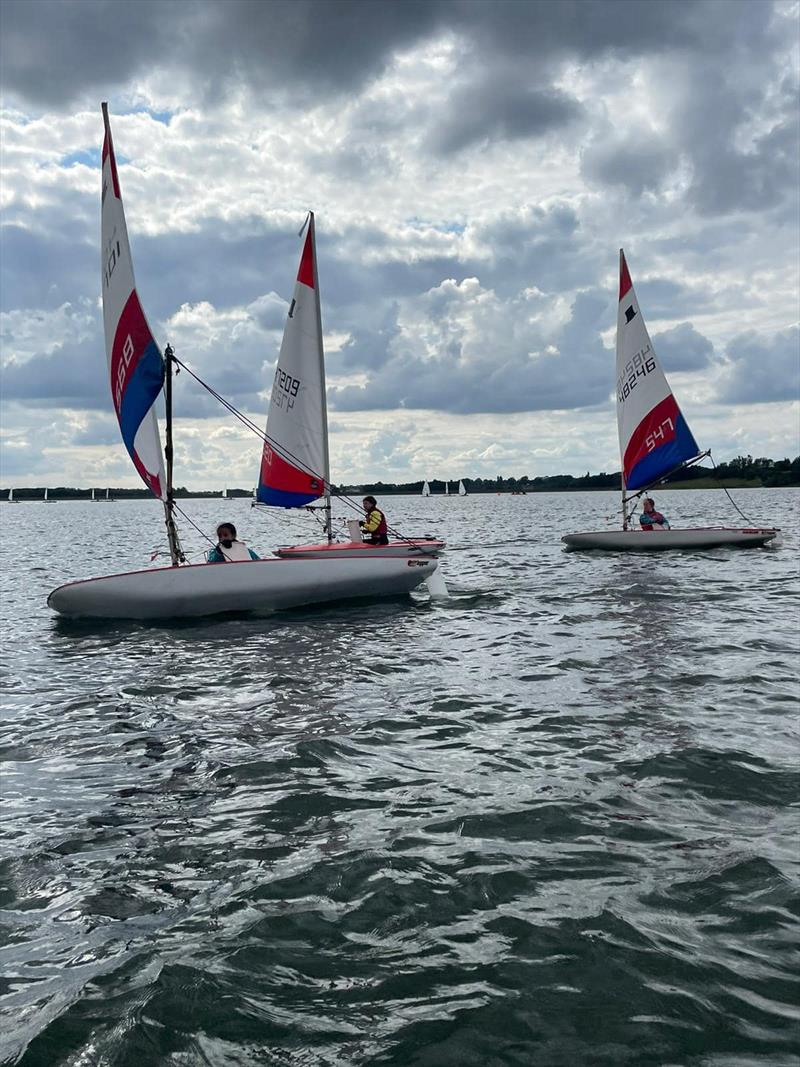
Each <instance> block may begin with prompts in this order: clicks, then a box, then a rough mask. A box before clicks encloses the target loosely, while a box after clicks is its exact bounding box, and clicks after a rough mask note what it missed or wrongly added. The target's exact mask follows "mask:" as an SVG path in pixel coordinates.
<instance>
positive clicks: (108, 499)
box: [106, 489, 114, 504]
mask: <svg viewBox="0 0 800 1067" xmlns="http://www.w3.org/2000/svg"><path fill="white" fill-rule="evenodd" d="M106 503H107V504H113V503H114V497H113V496H112V495H111V490H110V489H106Z"/></svg>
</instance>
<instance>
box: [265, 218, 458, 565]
mask: <svg viewBox="0 0 800 1067" xmlns="http://www.w3.org/2000/svg"><path fill="white" fill-rule="evenodd" d="M303 229H304V230H305V240H304V242H303V249H302V253H301V255H300V266H299V268H298V271H297V279H296V281H295V286H294V294H293V296H292V302H291V304H290V305H289V310H288V313H287V317H286V326H285V328H284V331H283V341H282V343H281V350H280V354H279V356H278V365H277V367H276V369H275V378H274V381H273V384H272V395H271V397H270V404H269V411H268V413H267V429H266V433H265V435H264V447H263V450H262V454H261V468H260V471H259V479H258V488H257V489H256V501H257V503H258V504H264V505H267V506H271V507H279V508H312V509H315V510H316V509H318V510H319V511H321V512H322V514H323V515H324V527H325V534H326V540H325V541H323V542H319V543H316V544H307V545H284V546H282V547H281V548H278V549H276V551H275V555H276V556H278V557H279V558H281V559H292V560H300V559H345V558H346V559H358V560H366V559H385V558H389V557H391V558H401V559H404V560H406V561H407V562H408V565H409V566H410V565H411V564H412V562H413V561H420V562H421V561H423V560H435V559H436V558H437V556H438V554H439V553H440V552H441V551H442V550H443V549H444V547H445V545H444V542H443V541H438V540H436V539H434V538H430V537H425V538H395V539H394V540H392V541H390V542H389V543H388V544H387V545H373V544H370V543H365V542H364V541H362V539H361V534H360V532H359V530H358V525H357V524H356V523H353V527H354V529H353V536H352V538H351V540H349V541H335V540H334V538H333V526H332V522H331V493H332V487H331V480H330V458H329V449H328V413H327V399H326V391H325V353H324V349H323V344H322V311H321V306H320V296H319V275H318V272H317V248H316V232H315V223H314V212H313V211H311V212H309V214H308V219H307V226H304V228H303ZM302 234H303V230H301V235H302ZM426 484H427V483H426ZM320 500H321V501H322V503H321V504H316V502H317V501H320Z"/></svg>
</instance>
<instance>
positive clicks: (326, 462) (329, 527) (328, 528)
mask: <svg viewBox="0 0 800 1067" xmlns="http://www.w3.org/2000/svg"><path fill="white" fill-rule="evenodd" d="M308 226H309V231H310V233H311V252H312V257H311V258H312V262H313V264H314V293H315V295H316V301H317V340H318V346H319V370H320V378H321V381H322V455H323V471H322V476H323V478H324V479H325V494H324V496H325V533H326V536H327V538H328V544H330V543H331V542H332V541H333V523H332V521H331V461H330V454H329V451H328V389H327V385H326V383H325V351H324V348H323V344H322V300H321V299H320V295H319V275H318V273H317V235H316V230H315V228H314V212H313V211H309V213H308Z"/></svg>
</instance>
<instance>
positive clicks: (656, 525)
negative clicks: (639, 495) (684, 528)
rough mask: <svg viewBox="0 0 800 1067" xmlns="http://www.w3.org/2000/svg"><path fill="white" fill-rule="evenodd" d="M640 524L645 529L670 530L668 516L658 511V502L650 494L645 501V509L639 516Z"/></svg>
mask: <svg viewBox="0 0 800 1067" xmlns="http://www.w3.org/2000/svg"><path fill="white" fill-rule="evenodd" d="M639 525H640V526H641V528H642V529H643V530H668V529H669V523H668V522H667V519H666V516H664V515H662V514H661V512H660V511H656V502H655V500H653V498H652V497H651V496H648V497H647V498H646V499H645V502H644V509H643V511H642V514H641V515H640V516H639Z"/></svg>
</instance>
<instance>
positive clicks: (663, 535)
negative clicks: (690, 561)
mask: <svg viewBox="0 0 800 1067" xmlns="http://www.w3.org/2000/svg"><path fill="white" fill-rule="evenodd" d="M777 535H778V531H777V530H774V529H763V530H760V529H752V530H748V529H740V530H739V529H731V528H729V527H727V526H709V527H707V528H706V529H689V530H680V529H677V530H673V529H669V530H598V531H596V532H595V533H577V534H567V535H566V536H565V537H562V538H561V540H562V541H563V542H564V544H565V545H567V546H568V547H569V548H584V549H590V548H599V549H603V550H604V551H606V552H663V551H664V550H665V549H666V550H668V549H676V548H683V549H687V548H697V549H700V548H721V547H722V546H724V545H733V546H736V547H738V548H758V547H760V546H761V545H765V544H766V543H767V542H768V541H772V540H773V538H775V537H777Z"/></svg>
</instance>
